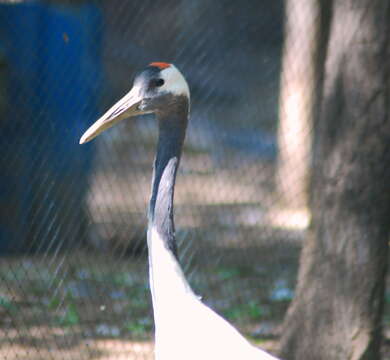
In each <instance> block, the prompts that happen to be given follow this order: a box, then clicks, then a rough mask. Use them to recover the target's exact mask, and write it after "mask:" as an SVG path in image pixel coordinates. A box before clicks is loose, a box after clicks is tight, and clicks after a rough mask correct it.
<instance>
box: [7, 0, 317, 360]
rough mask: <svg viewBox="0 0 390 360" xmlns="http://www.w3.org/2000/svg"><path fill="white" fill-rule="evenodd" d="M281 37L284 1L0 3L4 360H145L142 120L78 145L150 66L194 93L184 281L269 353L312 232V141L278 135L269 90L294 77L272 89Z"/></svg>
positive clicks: (181, 223)
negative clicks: (173, 71) (170, 72)
mask: <svg viewBox="0 0 390 360" xmlns="http://www.w3.org/2000/svg"><path fill="white" fill-rule="evenodd" d="M303 16H305V14H303ZM307 16H310V14H308V15H307ZM283 33H284V1H283V0H272V1H271V0H263V1H249V0H244V1H240V2H237V1H233V0H224V1H208V0H197V1H190V0H167V1H166V0H164V1H162V0H161V1H152V0H134V1H120V0H100V1H87V0H85V1H76V0H74V1H4V0H3V1H0V138H1V143H0V146H1V158H0V164H1V177H0V259H1V261H0V357H1V358H4V359H8V360H13V359H29V360H35V359H60V358H61V359H75V358H77V359H84V358H85V359H87V358H88V359H114V358H115V359H122V358H123V359H124V358H126V359H151V358H152V349H153V347H152V339H153V337H152V335H153V320H152V308H151V301H150V294H149V287H148V279H147V249H146V209H147V203H148V198H149V191H150V182H151V176H152V161H153V157H154V151H155V144H156V136H157V129H156V124H155V122H154V119H153V117H149V116H144V117H139V118H136V119H134V120H131V121H128V122H124V123H123V124H121V125H120V126H118V127H116V128H113V129H111V130H110V131H109V132H107V133H105V134H104V136H101V137H99V138H98V139H96V141H93V142H92V143H90V144H87V145H83V146H79V145H78V141H79V138H80V136H81V135H82V133H83V132H84V130H86V128H87V127H88V126H89V125H91V124H92V123H93V122H94V121H95V120H96V119H97V118H98V117H99V115H101V114H102V112H104V111H105V110H106V109H107V108H108V107H109V106H110V105H112V104H113V103H114V102H115V101H116V100H118V99H119V98H120V97H121V96H123V95H124V94H125V93H126V92H127V91H128V90H129V89H130V88H131V85H132V79H133V76H134V74H135V72H136V71H139V70H140V69H142V68H143V67H145V66H146V65H147V64H148V63H150V62H152V61H165V62H172V63H174V64H175V65H176V66H177V67H178V68H179V69H180V70H181V71H182V73H183V74H184V75H185V77H186V79H187V81H188V83H189V86H190V90H191V120H190V126H189V130H188V133H187V138H186V144H185V149H184V156H183V159H182V162H181V167H180V171H179V176H178V180H177V186H176V195H175V209H176V210H175V211H176V212H175V214H176V231H177V238H178V242H179V249H180V257H181V260H182V264H183V267H184V268H185V271H186V274H187V276H188V278H189V279H190V282H191V284H192V285H193V287H194V288H195V290H196V292H197V293H198V294H201V295H202V296H203V299H204V301H205V302H206V303H207V304H209V305H211V306H212V307H213V308H214V309H216V310H217V311H218V312H219V313H220V314H223V315H224V316H225V317H226V318H228V319H229V320H230V321H231V322H233V323H234V324H235V325H236V326H238V327H239V328H240V329H241V331H243V332H244V333H245V334H246V335H247V336H248V337H250V338H251V339H252V340H253V341H254V342H255V343H258V344H260V345H261V346H263V347H264V348H266V349H269V350H271V351H275V350H276V349H277V339H278V336H279V330H280V324H281V322H282V320H283V317H284V314H285V311H286V309H287V306H288V304H289V303H290V301H291V299H292V297H293V295H294V289H293V288H294V284H295V279H296V273H297V267H298V255H299V250H300V247H301V241H302V239H303V237H304V234H305V230H306V227H307V224H308V222H309V216H308V211H307V210H306V182H307V181H306V172H307V164H308V163H309V160H310V154H309V152H308V150H307V149H308V148H309V146H310V134H311V125H310V124H309V123H308V122H305V120H303V122H295V123H294V124H296V126H297V127H294V128H291V126H294V125H291V123H290V125H288V124H289V123H288V119H287V118H285V122H284V124H287V125H286V126H285V127H283V126H281V125H280V124H279V119H283V116H285V115H283V114H284V112H283V109H284V107H285V106H291V104H290V103H289V104H287V105H285V102H284V100H283V99H284V98H283V96H285V95H283V92H281V91H280V87H281V84H283V81H287V80H288V79H290V81H291V82H292V83H293V82H294V81H293V80H294V79H291V78H288V77H287V78H284V80H283V78H282V77H281V67H282V54H283V38H284V36H283ZM299 35H300V36H301V35H302V34H299ZM293 46H296V47H297V48H298V49H301V50H300V51H298V53H301V54H303V55H305V54H306V53H305V51H306V50H305V48H304V47H303V45H302V44H300V43H299V42H297V43H296V44H295V43H293ZM298 56H299V55H298V54H296V55H295V57H292V58H287V60H286V58H285V61H288V62H289V64H291V68H293V69H295V68H294V66H295V65H294V59H295V58H296V57H298ZM294 71H295V72H294ZM294 71H293V72H292V76H293V78H294V77H295V79H299V78H300V76H301V74H302V72H303V73H304V72H305V71H307V69H302V68H296V69H295V70H294ZM286 79H287V80H286ZM309 80H310V76H309ZM295 85H296V83H295ZM299 86H307V85H305V84H304V81H302V82H301V83H300V85H299ZM293 89H294V88H293ZM290 90H291V89H290ZM295 90H296V88H295ZM295 90H291V91H295ZM310 94H311V93H310V92H307V96H310ZM303 103H304V102H303ZM289 109H290V110H291V108H289ZM303 111H304V112H305V111H306V112H307V113H310V111H311V110H310V108H309V106H308V109H306V108H305V109H304V110H303ZM290 114H291V112H290ZM303 119H304V117H303ZM295 120H296V119H295ZM286 136H287V138H289V139H291V136H292V138H293V139H294V141H293V143H294V144H298V148H299V149H300V150H296V152H295V153H294V154H295V155H294V159H295V160H294V161H295V162H294V161H293V160H292V159H289V154H290V152H289V151H291V148H290V149H287V147H286V148H284V146H287V145H285V140H286ZM287 150H288V151H287ZM287 162H288V164H287ZM281 179H282V180H281Z"/></svg>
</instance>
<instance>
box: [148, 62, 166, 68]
mask: <svg viewBox="0 0 390 360" xmlns="http://www.w3.org/2000/svg"><path fill="white" fill-rule="evenodd" d="M149 66H155V67H157V68H159V69H160V70H163V69H166V68H169V67H170V66H171V64H168V63H165V62H152V63H150V64H149Z"/></svg>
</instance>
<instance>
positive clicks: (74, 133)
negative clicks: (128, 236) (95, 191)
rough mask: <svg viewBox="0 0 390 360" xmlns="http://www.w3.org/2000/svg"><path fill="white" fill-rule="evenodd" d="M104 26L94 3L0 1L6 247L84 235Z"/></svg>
mask: <svg viewBox="0 0 390 360" xmlns="http://www.w3.org/2000/svg"><path fill="white" fill-rule="evenodd" d="M101 32H102V16H101V13H100V9H99V8H98V7H97V6H96V5H95V3H91V4H84V5H77V6H60V5H52V4H43V3H40V2H29V3H21V4H0V49H1V51H2V53H3V55H4V57H5V63H6V71H5V74H6V79H5V83H6V91H5V93H6V108H5V110H4V112H5V114H4V115H3V114H0V119H1V120H0V149H1V153H2V155H1V157H0V168H1V175H0V254H1V253H5V252H10V251H18V252H19V251H22V252H25V251H34V252H35V251H36V252H41V251H45V252H46V251H58V250H60V249H61V248H64V247H68V246H72V245H73V244H74V243H76V242H79V241H80V239H81V237H82V236H81V233H82V231H83V227H85V225H86V216H85V211H84V209H83V207H84V199H85V195H86V191H87V182H88V172H89V171H88V169H90V168H91V162H92V150H93V144H92V145H89V146H88V147H82V148H81V147H80V146H78V140H79V137H80V135H81V134H82V133H83V131H84V130H85V129H86V128H87V127H88V125H89V124H90V123H91V122H92V121H93V120H95V119H96V117H97V115H98V112H99V111H98V103H99V95H98V94H99V90H101V86H102V74H103V70H102V64H101V54H100V52H101ZM0 86H1V85H0Z"/></svg>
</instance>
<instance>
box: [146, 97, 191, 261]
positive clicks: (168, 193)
mask: <svg viewBox="0 0 390 360" xmlns="http://www.w3.org/2000/svg"><path fill="white" fill-rule="evenodd" d="M188 106H189V104H188V99H187V98H186V97H184V96H183V97H182V96H181V97H179V99H178V100H177V101H175V103H174V105H173V106H170V107H169V109H168V110H166V111H164V112H158V113H157V114H156V116H157V119H158V123H159V138H158V145H157V154H156V158H155V161H154V171H153V185H152V196H151V199H150V204H149V227H153V228H154V229H155V230H156V231H157V232H158V233H159V235H160V236H161V238H162V240H163V241H164V244H165V246H166V247H167V249H168V250H169V251H171V252H172V253H173V254H174V256H175V257H176V258H177V246H176V241H175V225H174V219H173V197H174V188H175V180H176V173H177V169H178V167H179V163H180V157H181V153H182V147H183V142H184V138H185V133H186V128H187V123H188Z"/></svg>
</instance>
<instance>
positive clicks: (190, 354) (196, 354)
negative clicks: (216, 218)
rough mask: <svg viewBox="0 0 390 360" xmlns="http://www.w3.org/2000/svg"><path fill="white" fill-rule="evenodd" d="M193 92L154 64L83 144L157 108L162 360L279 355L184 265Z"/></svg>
mask: <svg viewBox="0 0 390 360" xmlns="http://www.w3.org/2000/svg"><path fill="white" fill-rule="evenodd" d="M189 109H190V91H189V87H188V84H187V82H186V80H185V78H184V77H183V75H182V74H181V72H180V71H179V70H178V69H177V68H176V67H175V66H174V65H173V64H169V63H164V62H154V63H151V64H149V65H148V66H147V67H146V68H145V69H144V70H143V71H141V72H139V73H138V75H137V76H136V77H135V79H134V83H133V87H132V89H131V90H130V91H129V92H128V93H127V94H126V95H125V96H124V97H123V98H122V99H121V100H119V101H118V102H117V103H116V104H115V105H114V106H112V107H111V108H110V109H109V110H108V111H107V112H106V113H105V114H104V115H103V116H102V117H101V118H100V119H98V120H97V121H96V122H95V123H94V124H93V125H92V126H91V127H90V128H89V129H88V130H87V131H86V132H85V133H84V134H83V136H82V137H81V139H80V144H84V143H86V142H88V141H90V140H92V139H93V138H95V137H96V136H97V135H99V134H100V133H101V132H103V131H104V130H106V129H108V128H110V127H111V126H113V125H114V124H116V123H118V122H119V121H121V120H123V119H125V118H129V117H132V116H136V115H141V114H148V113H154V114H155V116H156V118H157V122H158V127H159V137H158V144H157V152H156V157H155V160H154V167H153V180H152V193H151V197H150V203H149V211H148V232H147V243H148V253H149V255H148V256H149V283H150V290H151V294H152V304H153V315H154V322H155V359H156V360H195V359H196V360H201V359H205V360H206V359H210V360H233V359H234V360H252V359H253V360H255V359H256V360H277V358H276V357H274V356H272V355H270V354H268V353H267V352H265V351H263V350H260V349H258V348H257V347H255V346H253V345H251V344H250V343H249V342H248V341H247V340H246V339H245V338H244V337H243V336H242V335H241V334H240V333H239V332H238V331H237V330H236V329H235V328H234V327H233V326H232V325H231V324H230V323H229V322H228V321H226V320H225V319H224V318H222V317H221V316H219V315H218V314H217V313H216V312H214V311H213V310H212V309H211V308H209V307H208V306H206V305H205V304H204V303H203V302H202V301H201V299H200V298H199V297H198V296H197V295H196V294H195V293H194V291H193V290H192V288H191V286H190V285H189V283H188V281H187V280H186V278H185V275H184V273H183V270H182V268H181V266H180V263H179V260H178V255H177V247H176V241H175V226H174V216H173V215H174V211H173V197H174V188H175V180H176V172H177V169H178V166H179V162H180V157H181V153H182V147H183V142H184V138H185V133H186V128H187V124H188V118H189Z"/></svg>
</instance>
